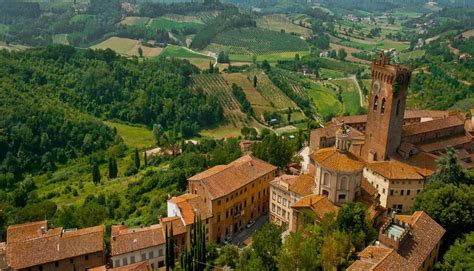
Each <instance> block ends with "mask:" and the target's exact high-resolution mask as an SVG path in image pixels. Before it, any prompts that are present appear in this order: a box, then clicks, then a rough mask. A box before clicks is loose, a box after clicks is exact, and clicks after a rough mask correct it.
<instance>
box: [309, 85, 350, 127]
mask: <svg viewBox="0 0 474 271" xmlns="http://www.w3.org/2000/svg"><path fill="white" fill-rule="evenodd" d="M307 92H308V95H309V97H310V99H311V101H312V102H313V104H314V106H315V107H316V109H317V111H318V113H319V114H320V115H321V116H322V117H323V118H325V119H326V120H328V119H330V118H331V117H334V116H337V115H339V114H340V112H341V111H342V105H341V103H340V102H339V101H338V100H337V97H336V92H335V90H334V88H333V87H332V86H331V85H329V84H327V83H325V82H312V84H311V86H310V88H308V89H307Z"/></svg>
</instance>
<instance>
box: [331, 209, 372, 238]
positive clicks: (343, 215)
mask: <svg viewBox="0 0 474 271" xmlns="http://www.w3.org/2000/svg"><path fill="white" fill-rule="evenodd" d="M336 224H337V227H338V229H339V230H341V231H345V232H360V231H362V232H366V231H367V230H368V223H367V217H366V210H365V208H364V206H363V205H362V204H361V203H360V202H351V203H346V204H344V205H343V206H342V208H341V209H340V210H339V212H338V214H337V219H336Z"/></svg>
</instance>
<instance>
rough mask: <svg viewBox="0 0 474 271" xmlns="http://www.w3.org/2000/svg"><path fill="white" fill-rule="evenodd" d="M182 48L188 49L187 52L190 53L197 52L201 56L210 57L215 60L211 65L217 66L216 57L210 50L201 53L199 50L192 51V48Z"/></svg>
mask: <svg viewBox="0 0 474 271" xmlns="http://www.w3.org/2000/svg"><path fill="white" fill-rule="evenodd" d="M183 48H184V49H186V50H188V51H189V52H191V53H194V54H198V55H202V56H208V57H212V58H213V59H214V60H215V61H216V62H214V65H213V67H214V68H215V67H216V66H217V57H216V54H214V53H212V52H208V53H207V54H204V53H201V52H197V51H194V50H193V49H189V48H188V47H184V46H183Z"/></svg>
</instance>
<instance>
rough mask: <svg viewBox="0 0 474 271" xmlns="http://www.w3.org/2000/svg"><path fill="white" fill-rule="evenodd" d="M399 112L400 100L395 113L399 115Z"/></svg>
mask: <svg viewBox="0 0 474 271" xmlns="http://www.w3.org/2000/svg"><path fill="white" fill-rule="evenodd" d="M398 113H400V100H398V102H397V109H396V111H395V114H396V115H397V116H398Z"/></svg>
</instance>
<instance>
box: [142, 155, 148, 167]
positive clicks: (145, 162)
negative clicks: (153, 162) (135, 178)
mask: <svg viewBox="0 0 474 271" xmlns="http://www.w3.org/2000/svg"><path fill="white" fill-rule="evenodd" d="M143 166H144V167H147V166H148V157H147V156H146V152H143Z"/></svg>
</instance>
